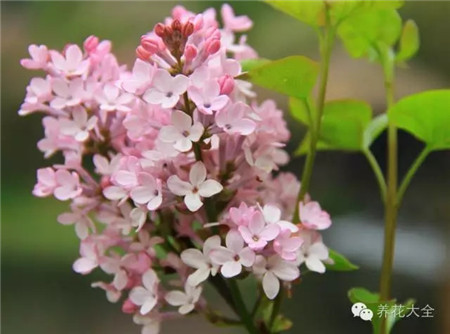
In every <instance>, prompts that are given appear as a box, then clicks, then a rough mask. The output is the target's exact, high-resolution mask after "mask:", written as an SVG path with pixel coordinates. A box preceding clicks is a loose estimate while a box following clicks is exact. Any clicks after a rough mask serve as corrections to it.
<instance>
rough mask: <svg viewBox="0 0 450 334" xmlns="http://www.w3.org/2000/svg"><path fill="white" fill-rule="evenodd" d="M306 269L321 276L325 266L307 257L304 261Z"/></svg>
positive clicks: (311, 257) (315, 258) (316, 259)
mask: <svg viewBox="0 0 450 334" xmlns="http://www.w3.org/2000/svg"><path fill="white" fill-rule="evenodd" d="M305 264H306V267H308V269H309V270H311V271H315V272H316V273H320V274H323V273H324V272H325V270H326V268H325V265H324V264H323V263H322V261H320V260H319V259H318V258H317V257H314V256H309V257H307V258H306V261H305Z"/></svg>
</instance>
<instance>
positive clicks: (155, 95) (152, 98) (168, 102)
mask: <svg viewBox="0 0 450 334" xmlns="http://www.w3.org/2000/svg"><path fill="white" fill-rule="evenodd" d="M188 85H189V79H188V78H187V77H186V76H184V75H181V74H178V75H176V76H174V77H173V76H171V75H170V73H169V72H168V71H166V70H163V69H160V70H157V71H156V73H155V76H154V77H153V83H152V87H151V88H150V89H148V90H147V91H146V92H145V94H144V97H143V98H144V100H145V101H146V102H148V103H151V104H160V105H161V107H163V108H173V107H175V105H176V104H177V102H178V100H179V99H180V95H181V94H183V93H184V92H186V89H187V88H188Z"/></svg>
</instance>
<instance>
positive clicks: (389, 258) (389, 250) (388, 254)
mask: <svg viewBox="0 0 450 334" xmlns="http://www.w3.org/2000/svg"><path fill="white" fill-rule="evenodd" d="M382 59H383V62H382V63H383V69H384V76H385V89H386V101H387V107H388V110H389V109H390V108H391V106H392V105H393V104H394V85H393V82H394V69H393V67H394V64H393V61H392V60H391V59H390V58H389V53H387V54H386V57H383V58H382ZM387 135H388V147H387V149H388V156H387V161H388V166H387V192H386V202H385V226H384V251H383V264H382V268H381V276H380V301H381V302H386V301H388V300H389V299H390V297H391V282H392V268H393V264H394V253H395V229H396V226H397V213H398V205H397V186H398V185H397V172H398V161H397V158H398V157H397V149H398V144H397V128H396V127H395V125H394V124H393V123H392V122H391V121H390V120H389V123H388V134H387ZM380 332H381V334H386V333H387V328H386V319H384V318H383V319H382V321H381V326H380Z"/></svg>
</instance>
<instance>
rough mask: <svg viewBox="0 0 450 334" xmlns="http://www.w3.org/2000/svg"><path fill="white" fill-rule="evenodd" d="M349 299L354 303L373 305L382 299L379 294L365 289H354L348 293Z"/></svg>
mask: <svg viewBox="0 0 450 334" xmlns="http://www.w3.org/2000/svg"><path fill="white" fill-rule="evenodd" d="M348 298H349V299H350V301H351V302H352V303H353V304H354V303H364V304H371V303H377V302H378V300H379V299H380V296H379V295H378V293H374V292H370V291H369V290H367V289H365V288H359V287H358V288H352V289H350V290H349V291H348Z"/></svg>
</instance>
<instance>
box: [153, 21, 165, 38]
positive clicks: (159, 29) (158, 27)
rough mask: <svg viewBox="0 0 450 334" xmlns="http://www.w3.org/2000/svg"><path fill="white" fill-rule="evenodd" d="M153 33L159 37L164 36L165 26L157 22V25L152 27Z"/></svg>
mask: <svg viewBox="0 0 450 334" xmlns="http://www.w3.org/2000/svg"><path fill="white" fill-rule="evenodd" d="M153 30H154V32H155V34H156V35H157V36H159V37H161V38H162V37H164V31H165V26H164V24H162V23H158V24H157V25H155V28H154V29H153Z"/></svg>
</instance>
